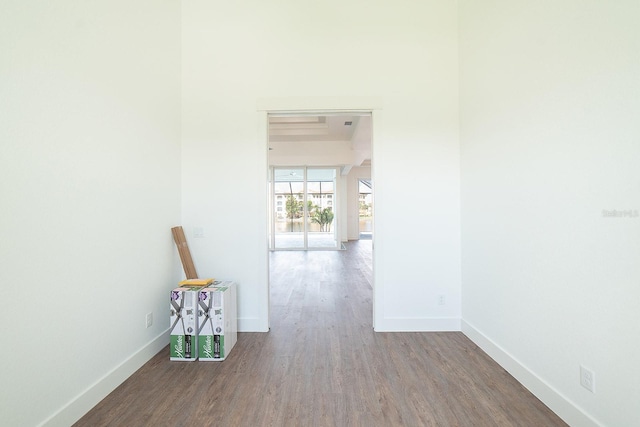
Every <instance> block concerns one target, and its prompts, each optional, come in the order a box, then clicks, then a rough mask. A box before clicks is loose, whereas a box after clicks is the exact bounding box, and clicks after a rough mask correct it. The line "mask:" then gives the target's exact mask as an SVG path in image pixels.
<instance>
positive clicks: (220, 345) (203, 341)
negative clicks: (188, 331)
mask: <svg viewBox="0 0 640 427" xmlns="http://www.w3.org/2000/svg"><path fill="white" fill-rule="evenodd" d="M198 347H199V352H198V355H199V356H200V358H201V359H221V358H223V357H224V336H220V335H216V336H215V338H214V336H213V335H200V340H199V341H198Z"/></svg>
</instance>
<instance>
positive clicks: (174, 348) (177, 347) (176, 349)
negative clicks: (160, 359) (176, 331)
mask: <svg viewBox="0 0 640 427" xmlns="http://www.w3.org/2000/svg"><path fill="white" fill-rule="evenodd" d="M169 348H170V349H171V351H170V357H177V358H180V359H184V335H171V344H170V346H169Z"/></svg>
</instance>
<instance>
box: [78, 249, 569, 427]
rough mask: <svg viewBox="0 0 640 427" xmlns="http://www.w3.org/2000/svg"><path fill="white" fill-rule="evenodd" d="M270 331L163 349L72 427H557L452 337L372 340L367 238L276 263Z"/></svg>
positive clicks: (473, 349)
mask: <svg viewBox="0 0 640 427" xmlns="http://www.w3.org/2000/svg"><path fill="white" fill-rule="evenodd" d="M271 274H272V276H271V331H270V332H269V333H240V334H238V342H237V344H236V346H235V347H234V349H233V350H232V352H231V353H230V355H229V358H228V359H227V360H225V361H224V362H192V363H188V362H170V361H169V350H168V347H167V348H166V349H165V350H163V351H162V352H160V353H159V354H158V355H156V356H155V357H154V358H153V359H152V360H150V361H149V362H148V363H147V364H145V365H144V366H143V367H142V368H141V369H140V370H139V371H138V372H136V373H135V374H134V375H132V376H131V377H130V378H129V379H128V380H127V381H125V382H124V383H123V384H122V385H121V386H120V387H118V388H117V389H116V390H114V391H113V393H111V394H110V395H109V396H107V397H106V398H105V399H104V400H103V401H102V402H100V403H99V404H98V405H97V406H96V407H95V408H93V409H92V410H91V411H90V412H89V413H87V414H86V415H85V416H84V417H83V418H82V419H80V420H79V421H78V423H76V424H75V425H76V426H107V425H108V426H147V425H149V426H186V425H195V426H213V425H223V426H367V427H368V426H474V427H475V426H492V427H493V426H536V427H538V426H564V425H566V424H565V423H564V422H562V420H560V419H559V418H558V417H557V416H556V415H555V414H553V413H552V412H551V411H550V410H549V409H548V408H547V407H546V406H545V405H544V404H542V403H541V402H540V401H539V400H538V399H537V398H535V397H534V396H533V395H532V394H531V393H529V392H528V391H527V390H526V389H525V388H524V387H522V386H521V385H520V384H519V383H518V382H517V381H515V379H513V378H512V377H511V376H510V375H509V374H508V373H507V372H506V371H505V370H504V369H502V368H501V367H500V366H498V365H497V364H496V363H495V362H494V361H493V360H491V359H490V358H489V357H488V356H487V355H486V354H485V353H484V352H483V351H482V350H480V349H479V348H478V347H477V346H476V345H475V344H473V342H471V341H470V340H469V339H468V338H466V337H465V336H464V335H463V334H462V333H459V332H437V333H433V332H424V333H375V332H374V331H373V329H372V288H371V241H367V240H365V241H359V242H350V243H348V244H347V250H346V251H317V252H274V253H272V254H271Z"/></svg>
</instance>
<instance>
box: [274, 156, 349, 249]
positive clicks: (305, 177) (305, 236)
mask: <svg viewBox="0 0 640 427" xmlns="http://www.w3.org/2000/svg"><path fill="white" fill-rule="evenodd" d="M271 177H272V182H271V189H272V191H271V197H272V199H271V200H272V211H271V239H270V248H271V249H338V244H339V239H338V235H337V227H336V226H335V224H336V217H337V215H336V208H337V206H336V201H337V197H336V179H337V169H336V168H310V167H300V168H273V169H272V173H271Z"/></svg>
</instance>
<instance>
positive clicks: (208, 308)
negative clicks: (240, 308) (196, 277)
mask: <svg viewBox="0 0 640 427" xmlns="http://www.w3.org/2000/svg"><path fill="white" fill-rule="evenodd" d="M198 325H199V327H200V329H199V330H198V357H199V359H200V360H201V361H222V360H225V359H226V358H227V356H228V355H229V352H230V351H231V349H232V348H233V346H234V345H235V344H236V341H237V340H238V320H237V307H236V284H235V283H234V282H229V281H227V282H214V283H213V284H212V285H209V286H207V287H206V288H202V289H200V292H199V293H198Z"/></svg>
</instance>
